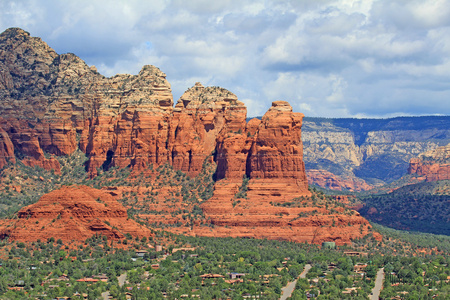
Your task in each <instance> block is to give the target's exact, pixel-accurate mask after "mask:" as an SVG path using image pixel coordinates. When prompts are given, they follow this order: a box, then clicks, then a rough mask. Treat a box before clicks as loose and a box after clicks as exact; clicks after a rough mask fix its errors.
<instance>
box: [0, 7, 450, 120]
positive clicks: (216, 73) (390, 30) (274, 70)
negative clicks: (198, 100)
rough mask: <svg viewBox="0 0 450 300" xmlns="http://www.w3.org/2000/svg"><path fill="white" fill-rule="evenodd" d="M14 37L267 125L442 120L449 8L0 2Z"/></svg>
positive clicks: (1, 25) (1, 20) (449, 63)
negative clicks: (210, 88) (204, 94)
mask: <svg viewBox="0 0 450 300" xmlns="http://www.w3.org/2000/svg"><path fill="white" fill-rule="evenodd" d="M8 27H22V28H23V29H25V30H27V31H29V32H30V33H31V35H33V36H39V37H41V38H42V39H43V40H44V41H46V42H48V43H49V45H50V46H51V47H53V48H54V49H55V50H56V51H57V52H58V53H64V52H73V53H75V54H77V55H78V56H80V57H81V58H82V59H84V60H85V61H86V62H87V63H88V64H90V65H92V64H94V65H96V66H97V68H98V70H99V71H100V72H101V73H104V74H105V75H107V76H111V75H114V74H116V73H132V74H136V73H137V72H139V70H140V69H141V68H142V66H143V65H145V64H153V65H156V66H158V67H159V68H160V69H161V70H162V71H163V72H165V73H166V74H167V78H168V80H169V81H170V82H171V85H172V89H173V93H174V100H175V101H176V100H177V99H178V97H179V96H181V94H182V93H183V92H184V91H185V90H186V89H187V88H189V87H191V86H192V85H193V84H194V83H195V82H196V81H201V82H202V83H203V84H204V85H218V86H223V87H225V88H227V89H229V90H230V91H232V92H234V93H235V94H237V95H238V97H239V98H240V99H243V101H244V102H245V103H246V104H247V105H248V111H249V116H257V115H262V114H264V112H265V110H267V109H268V108H269V107H270V105H271V102H272V101H275V100H278V99H281V100H287V101H289V102H291V104H292V106H293V108H294V110H298V111H301V110H304V112H305V113H306V114H307V115H312V116H327V117H333V116H336V117H347V116H368V117H370V116H392V115H397V114H410V115H411V114H434V113H441V114H442V113H444V114H450V104H449V103H450V101H448V98H449V97H450V84H449V82H450V71H449V70H450V60H449V58H448V53H449V51H450V3H449V1H448V0H425V1H421V0H408V1H406V0H404V1H390V0H340V1H338V0H302V1H298V0H286V1H279V0H266V1H264V0H258V1H250V0H244V1H242V0H224V1H213V2H211V1H207V0H191V1H187V2H186V1H181V0H155V1H140V0H132V1H118V0H117V1H106V0H97V1H87V0H82V1H57V0H50V1H49V0H47V1H43V0H23V1H13V0H4V1H2V2H1V3H0V30H1V31H3V30H5V29H6V28H8Z"/></svg>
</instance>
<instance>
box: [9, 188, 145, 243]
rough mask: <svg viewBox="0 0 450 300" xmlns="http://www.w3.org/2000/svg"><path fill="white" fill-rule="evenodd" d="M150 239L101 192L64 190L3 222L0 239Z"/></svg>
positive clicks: (48, 195) (41, 199)
mask: <svg viewBox="0 0 450 300" xmlns="http://www.w3.org/2000/svg"><path fill="white" fill-rule="evenodd" d="M127 233H129V234H131V235H132V236H139V237H144V236H146V237H150V236H152V234H151V232H150V230H149V229H147V228H146V227H144V226H141V225H139V224H138V223H136V222H135V221H134V220H131V219H128V216H127V210H126V209H125V208H124V207H123V206H122V205H121V204H120V203H118V202H117V201H116V200H114V199H113V197H112V196H111V195H110V194H109V193H107V192H105V191H102V190H97V189H94V188H91V187H87V186H70V187H69V186H65V187H62V188H61V189H59V190H54V191H52V192H50V193H48V194H46V195H44V196H42V197H41V198H40V199H39V201H38V202H36V203H35V204H32V205H29V206H27V207H24V208H22V209H21V210H20V211H19V213H18V219H17V220H10V221H7V222H6V224H5V225H4V226H3V229H2V230H1V231H0V236H2V238H4V237H9V238H10V239H12V240H18V241H37V240H38V239H40V240H42V241H45V240H47V239H48V238H51V237H54V238H55V239H61V240H63V241H73V240H75V241H84V240H86V239H87V238H89V237H91V236H92V235H94V234H101V235H104V236H107V237H108V238H109V239H121V238H124V236H125V234H127Z"/></svg>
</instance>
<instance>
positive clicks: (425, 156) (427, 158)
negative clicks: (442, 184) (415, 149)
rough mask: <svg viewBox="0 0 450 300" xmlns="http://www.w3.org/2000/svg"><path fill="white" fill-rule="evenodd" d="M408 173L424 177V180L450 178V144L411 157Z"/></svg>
mask: <svg viewBox="0 0 450 300" xmlns="http://www.w3.org/2000/svg"><path fill="white" fill-rule="evenodd" d="M408 173H409V174H415V175H418V176H420V177H425V179H426V181H437V180H448V179H450V144H448V145H447V146H443V147H439V148H437V149H435V150H432V151H427V152H424V153H422V154H420V155H419V156H418V157H417V158H412V159H411V160H410V163H409V168H408Z"/></svg>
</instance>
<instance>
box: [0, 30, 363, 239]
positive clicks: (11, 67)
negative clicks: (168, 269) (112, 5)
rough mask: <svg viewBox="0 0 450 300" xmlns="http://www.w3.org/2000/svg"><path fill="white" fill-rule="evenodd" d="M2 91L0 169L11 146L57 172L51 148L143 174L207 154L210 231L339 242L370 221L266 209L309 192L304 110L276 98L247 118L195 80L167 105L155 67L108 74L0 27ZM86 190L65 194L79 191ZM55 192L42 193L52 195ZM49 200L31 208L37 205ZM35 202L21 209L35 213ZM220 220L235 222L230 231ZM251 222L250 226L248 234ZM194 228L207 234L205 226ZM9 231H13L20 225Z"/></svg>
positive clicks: (188, 169) (167, 91) (91, 167)
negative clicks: (238, 200) (212, 178)
mask: <svg viewBox="0 0 450 300" xmlns="http://www.w3.org/2000/svg"><path fill="white" fill-rule="evenodd" d="M0 99H1V101H2V104H3V105H2V106H1V107H0V113H1V116H2V117H1V118H0V138H1V140H0V152H1V153H0V156H1V157H2V160H0V167H3V166H4V165H5V164H7V163H14V162H15V159H16V158H15V156H14V153H17V154H19V156H17V157H21V158H22V159H21V160H22V162H23V163H25V164H26V165H29V166H40V167H42V168H45V169H48V170H50V169H53V170H55V172H56V173H59V172H60V166H59V163H58V161H57V160H56V159H55V157H54V156H61V155H69V154H71V153H73V152H74V151H75V150H77V149H80V150H81V151H83V152H84V153H85V154H86V155H87V157H88V159H89V160H88V163H87V166H86V167H87V171H88V173H89V174H90V176H91V177H94V176H96V175H97V170H98V169H99V168H102V169H104V170H107V169H109V168H111V167H119V168H123V167H126V166H131V167H132V168H133V169H134V170H144V169H146V168H147V167H149V166H150V165H156V166H158V165H162V164H170V165H172V166H173V168H174V169H176V170H181V171H183V172H184V173H187V174H188V175H189V176H196V175H198V174H199V173H200V171H201V170H202V166H203V164H204V162H205V161H206V160H213V161H214V163H215V164H216V165H217V171H216V178H217V183H216V185H215V191H214V195H213V197H212V198H211V199H209V200H208V201H206V202H205V203H203V205H202V209H203V211H204V213H205V215H206V216H207V218H210V220H211V223H213V224H217V225H218V226H220V229H217V230H215V231H214V233H213V235H218V236H220V235H226V236H229V235H231V236H254V237H267V238H280V239H287V240H294V241H308V242H320V241H321V240H336V241H338V242H339V243H341V244H343V243H348V242H350V240H351V239H352V238H357V237H362V236H364V235H365V234H367V233H368V227H369V224H368V222H367V221H366V220H365V219H363V218H362V217H360V216H359V215H353V216H351V218H350V216H349V218H347V217H345V216H343V215H339V218H342V220H340V221H339V220H338V223H339V224H340V225H343V224H344V223H345V224H350V225H351V226H348V228H347V229H345V230H344V229H342V228H340V227H336V228H335V229H327V230H321V229H320V228H321V226H324V225H325V224H328V223H331V219H330V218H328V220H326V219H322V220H321V219H318V218H316V219H314V218H310V219H309V220H308V221H307V222H306V223H305V222H303V221H302V222H301V221H296V222H293V221H292V220H291V219H292V218H290V217H285V216H290V215H292V214H294V213H298V212H297V211H296V210H295V209H291V210H289V209H287V210H282V211H279V210H278V209H274V208H273V207H271V206H270V205H268V203H269V202H272V203H282V202H286V201H290V200H291V199H292V198H295V197H299V196H310V192H309V191H308V182H307V178H306V174H305V166H304V162H303V145H302V141H301V126H302V119H303V114H301V113H296V112H293V111H292V107H291V106H290V105H289V103H287V102H285V101H275V102H273V103H272V107H271V108H270V109H269V110H268V111H267V113H266V114H265V115H264V116H263V117H262V119H261V120H258V119H253V120H250V121H249V122H248V123H247V122H246V114H247V109H246V107H245V105H244V104H243V103H242V102H240V101H239V100H238V98H237V96H236V95H234V94H233V93H232V92H230V91H228V90H226V89H223V88H220V87H204V86H203V85H201V84H200V83H196V84H195V85H194V86H193V87H192V88H190V89H188V90H187V91H186V92H185V93H184V94H183V95H182V96H181V97H180V99H179V100H178V101H177V103H176V105H175V106H173V99H172V93H171V86H170V84H169V82H168V81H167V80H166V75H165V74H164V73H163V72H162V71H161V70H159V69H158V68H157V67H154V66H144V67H143V68H142V70H141V71H140V72H139V74H138V75H124V74H121V75H116V76H114V77H111V78H106V77H104V76H102V75H101V74H99V73H98V72H97V71H96V69H95V67H89V66H87V65H86V64H85V62H84V61H82V60H81V59H80V58H78V57H77V56H75V55H74V54H62V55H58V54H57V53H56V52H55V51H54V50H53V49H51V48H50V47H49V46H48V45H47V44H46V43H44V42H43V41H42V40H41V39H39V38H35V37H31V36H30V35H29V33H27V32H25V31H23V30H21V29H18V28H11V29H8V30H6V31H5V32H3V33H2V34H0ZM44 154H46V155H44ZM49 155H50V156H49ZM211 157H212V158H211ZM244 176H246V177H247V178H249V179H250V181H249V185H248V189H249V191H248V198H247V200H245V201H244V200H242V203H243V206H242V208H241V207H238V208H237V209H235V208H234V207H233V205H232V202H233V198H234V195H235V191H236V189H239V187H240V186H241V185H242V178H243V177H244ZM87 189H88V188H87V187H83V188H79V190H77V188H74V189H73V190H71V192H74V193H75V192H76V194H77V195H79V196H80V197H82V198H83V197H85V196H83V195H84V194H86V193H87ZM52 193H56V195H57V193H61V191H59V192H58V191H55V192H52ZM52 193H50V194H49V195H47V196H49V197H50V195H51V196H52V197H53V196H55V194H52ZM81 193H83V195H81ZM89 193H94V192H92V191H91V192H89ZM65 194H67V191H66V193H65ZM47 196H44V197H45V198H44V197H43V199H41V200H40V201H39V202H38V203H40V204H39V205H42V203H46V202H45V199H47V198H46V197H47ZM63 196H64V193H63V194H61V197H63ZM74 197H75V196H74ZM75 198H76V197H75ZM75 198H73V199H72V200H73V202H74V203H75V202H76V199H75ZM72 200H71V201H72ZM61 201H62V199H61ZM244 202H245V205H244ZM92 204H94V203H92ZM39 205H38V206H37V207H33V206H32V207H31V208H30V209H31V210H26V211H29V213H28V214H29V215H30V216H34V215H35V214H37V213H36V212H33V211H36V210H39V209H40V208H39ZM97 206H98V205H97ZM68 207H71V206H68ZM75 207H76V205H75V206H73V207H71V209H75ZM95 207H96V206H95V205H91V208H92V209H94V208H95ZM269 208H270V209H269ZM35 209H36V210H35ZM61 209H63V208H61V207H59V206H56V207H55V210H56V211H60V212H61V213H63V212H64V214H67V215H70V214H73V213H71V212H68V210H66V209H63V210H61ZM26 211H21V212H20V213H19V217H20V220H22V221H23V225H28V226H30V223H29V222H28V220H27V221H25V220H24V219H23V216H24V214H25V213H26ZM49 211H53V210H52V209H50V208H49ZM79 213H80V214H81V212H79ZM99 213H100V212H99ZM103 213H104V211H103ZM231 213H233V216H231V215H230V214H231ZM236 213H237V214H238V215H239V217H238V216H236ZM46 214H48V215H52V218H54V217H55V216H54V214H53V213H50V212H46V213H43V215H46ZM100 214H101V213H100ZM121 214H123V212H122V213H121ZM278 214H281V216H279V215H278ZM37 215H39V214H37ZM43 215H42V216H43ZM61 216H63V215H61ZM105 217H106V216H105ZM117 217H118V218H119V219H120V218H123V216H121V215H120V216H119V215H118V216H117ZM81 219H83V220H85V219H84V218H81ZM64 220H66V218H64ZM69 220H71V219H70V218H69ZM288 220H291V221H288ZM111 221H112V219H111ZM35 222H36V221H35ZM80 222H81V221H80ZM108 222H110V221H108ZM68 223H71V221H68ZM97 223H98V222H97ZM341 223H342V224H341ZM54 224H55V226H56V224H60V222H55V223H54ZM83 224H84V223H83ZM111 224H113V223H111ZM97 225H98V226H100V224H97ZM340 225H339V226H340ZM354 225H359V226H354ZM41 226H43V225H41ZM61 226H63V225H62V224H61ZM74 226H75V224H74ZM83 226H84V225H83ZM86 226H88V225H86ZM102 226H103V227H104V225H102ZM224 226H232V227H233V228H234V230H231V232H229V231H230V230H228V229H226V228H225V227H224ZM253 226H255V227H257V228H258V229H257V230H253V229H252V228H253ZM103 227H102V228H103ZM360 227H361V229H360ZM21 228H22V230H25V229H26V226H25V227H23V226H22V227H21ZM61 228H63V227H61ZM83 228H85V227H83ZM102 230H103V229H102ZM105 230H106V229H105ZM94 231H95V230H94ZM106 231H107V230H106ZM319 231H322V233H321V234H319ZM20 232H22V233H20ZM79 232H80V233H79V235H80V237H82V236H83V238H84V236H85V233H86V234H87V232H89V231H88V230H87V229H86V230H85V229H82V228H80V229H79ZM108 232H109V233H108V234H109V235H111V236H114V235H115V234H116V233H115V232H114V231H108ZM196 232H198V234H202V235H210V232H209V231H207V230H203V229H197V231H196ZM8 234H9V235H10V236H11V237H12V238H14V239H21V238H23V237H24V236H25V231H20V230H19V231H10V233H8ZM35 234H36V236H38V233H37V232H36V233H35ZM196 234H197V233H196ZM31 236H33V235H32V234H31ZM318 236H321V238H319V237H318ZM315 237H317V239H316V238H315ZM61 238H64V239H65V238H68V236H67V237H61Z"/></svg>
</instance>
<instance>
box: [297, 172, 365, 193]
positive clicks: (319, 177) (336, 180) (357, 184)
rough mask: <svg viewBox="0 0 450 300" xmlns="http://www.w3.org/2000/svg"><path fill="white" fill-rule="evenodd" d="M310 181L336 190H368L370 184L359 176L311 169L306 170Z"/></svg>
mask: <svg viewBox="0 0 450 300" xmlns="http://www.w3.org/2000/svg"><path fill="white" fill-rule="evenodd" d="M306 176H307V177H308V182H309V183H310V184H315V185H317V186H320V187H323V188H327V189H330V190H334V191H351V192H353V191H357V192H360V191H368V190H371V189H372V188H373V186H371V185H370V184H368V183H367V182H365V181H364V180H362V179H360V178H357V177H350V176H345V175H344V176H337V175H335V174H333V173H331V172H328V171H325V170H314V169H310V170H307V171H306Z"/></svg>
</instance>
